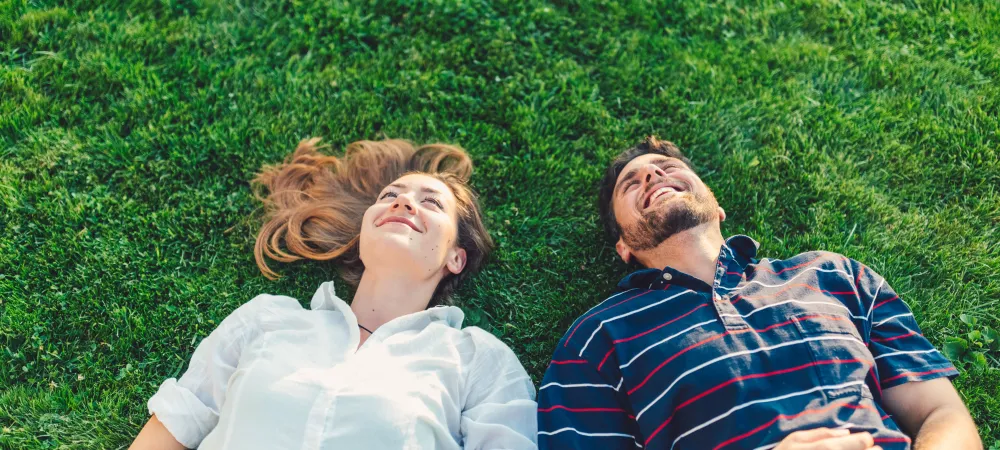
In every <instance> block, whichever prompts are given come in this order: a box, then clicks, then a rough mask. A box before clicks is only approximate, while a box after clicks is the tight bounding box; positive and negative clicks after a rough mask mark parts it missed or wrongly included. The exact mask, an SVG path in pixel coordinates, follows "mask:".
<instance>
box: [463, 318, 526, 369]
mask: <svg viewBox="0 0 1000 450" xmlns="http://www.w3.org/2000/svg"><path fill="white" fill-rule="evenodd" d="M462 333H463V334H465V335H466V336H467V337H468V339H469V341H470V342H471V343H472V345H471V346H470V347H471V350H472V352H473V355H472V356H473V359H475V360H478V361H480V363H481V365H487V366H490V365H509V364H513V363H517V364H518V365H520V361H519V360H518V359H517V355H516V354H514V351H513V350H511V348H510V347H508V346H507V344H505V343H504V342H503V341H501V340H500V338H498V337H496V336H494V335H493V333H490V332H489V331H486V330H484V329H482V328H479V327H465V328H462ZM482 363H485V364H482Z"/></svg>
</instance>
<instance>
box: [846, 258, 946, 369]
mask: <svg viewBox="0 0 1000 450" xmlns="http://www.w3.org/2000/svg"><path fill="white" fill-rule="evenodd" d="M854 270H855V271H856V274H857V275H856V283H857V289H858V294H859V298H860V299H861V304H862V306H863V307H864V308H865V309H866V311H867V315H868V324H869V325H868V328H869V332H868V339H867V342H868V349H869V350H870V351H871V353H872V356H874V357H875V368H876V370H877V374H878V380H879V385H880V386H881V388H882V389H886V388H890V387H893V386H898V385H901V384H904V383H908V382H911V381H928V380H932V379H935V378H940V377H949V378H954V377H956V376H958V371H957V370H956V369H955V366H953V365H952V364H951V362H950V361H948V358H945V356H944V355H943V354H941V352H939V351H938V350H937V349H936V348H934V346H933V345H932V344H931V343H930V341H928V340H927V338H925V337H924V335H923V333H921V332H920V327H919V326H918V325H917V321H916V319H915V318H914V317H913V312H912V311H910V308H909V307H908V306H907V305H906V303H904V302H903V300H902V299H901V298H899V295H898V294H897V293H896V292H895V291H894V290H893V289H892V287H890V286H889V283H888V282H886V281H885V279H884V278H882V277H881V276H880V275H879V274H877V273H875V271H873V270H871V269H870V268H868V267H866V266H864V265H863V264H860V263H857V262H854Z"/></svg>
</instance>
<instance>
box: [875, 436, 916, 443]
mask: <svg viewBox="0 0 1000 450" xmlns="http://www.w3.org/2000/svg"><path fill="white" fill-rule="evenodd" d="M896 442H906V443H909V442H910V438H908V437H898V438H875V443H876V444H889V443H896Z"/></svg>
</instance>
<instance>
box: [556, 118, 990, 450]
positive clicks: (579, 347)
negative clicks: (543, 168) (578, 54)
mask: <svg viewBox="0 0 1000 450" xmlns="http://www.w3.org/2000/svg"><path fill="white" fill-rule="evenodd" d="M600 209H601V217H602V220H603V221H604V222H605V223H604V225H605V229H606V231H607V232H608V234H609V235H610V236H611V237H612V239H613V240H614V241H615V242H616V244H615V248H616V249H617V252H618V254H619V255H620V256H621V258H622V259H623V260H625V261H626V262H630V263H636V264H638V265H640V266H642V267H644V269H641V270H638V271H636V272H633V273H632V274H630V275H628V276H627V277H625V279H623V280H622V281H621V282H620V283H619V288H621V289H622V292H620V293H618V294H616V295H614V296H612V297H610V298H608V299H607V300H605V301H604V302H603V303H601V304H600V305H597V306H595V307H594V308H593V309H591V310H590V311H588V312H587V313H585V314H584V315H583V316H581V317H580V318H579V319H578V320H577V321H576V322H575V323H574V324H573V325H572V326H570V328H569V330H568V331H567V332H566V335H565V336H564V337H563V339H562V340H561V341H560V342H559V346H558V348H557V349H556V351H555V355H554V356H553V360H552V362H551V364H550V365H549V368H548V371H547V372H546V374H545V378H544V379H543V380H542V385H541V387H540V390H539V393H538V400H539V401H538V406H539V409H538V419H539V424H538V425H539V430H540V431H539V442H538V443H539V446H540V447H541V448H543V449H544V448H554V449H564V448H594V449H613V448H621V449H626V448H641V447H646V448H663V449H697V450H704V449H713V450H715V449H722V448H729V449H768V448H777V449H780V450H791V449H858V450H861V449H879V448H883V449H886V450H889V449H908V448H910V447H911V443H912V445H913V448H916V449H981V448H982V443H981V441H980V439H979V436H978V434H977V431H976V427H975V424H974V423H973V422H972V419H971V417H970V416H969V413H968V411H967V410H966V408H965V405H964V404H963V403H962V400H961V399H960V398H959V396H958V394H957V392H956V391H955V389H954V387H952V385H951V382H950V381H949V378H950V377H955V376H957V375H958V372H957V371H956V370H955V368H954V367H953V366H952V365H951V364H950V363H949V362H948V360H947V359H945V358H944V357H943V356H942V355H941V354H940V353H939V352H938V351H937V350H935V349H934V347H933V346H931V344H930V343H929V342H928V341H927V340H926V339H925V338H924V337H923V336H922V335H921V334H920V330H919V328H918V327H917V323H916V321H915V320H914V318H913V315H912V314H911V313H910V310H909V308H908V307H907V306H906V304H905V303H903V301H902V300H901V299H900V298H899V297H898V296H897V295H896V294H895V293H894V292H893V290H892V288H890V287H889V285H888V283H886V282H885V280H883V279H882V277H880V276H879V275H878V274H877V273H875V272H874V271H873V270H871V269H870V268H868V267H866V266H864V265H863V264H861V263H859V262H857V261H854V260H851V259H849V258H846V257H844V256H841V255H837V254H834V253H828V252H809V253H804V254H801V255H798V256H795V257H793V258H790V259H787V260H770V259H763V260H758V259H756V258H757V247H758V244H757V243H756V242H755V241H753V240H752V239H750V238H749V237H746V236H734V237H731V238H729V239H723V237H722V233H721V231H720V223H721V222H722V221H723V220H725V218H726V213H725V211H724V210H723V209H722V208H721V207H720V206H719V204H718V202H717V201H716V199H715V196H714V195H713V194H712V191H711V190H710V189H709V188H708V187H707V186H706V185H705V184H704V183H703V182H702V180H701V179H700V178H699V177H698V175H696V174H695V172H694V170H693V169H692V166H691V163H690V161H688V159H687V158H685V157H684V155H683V154H682V153H681V152H680V150H678V149H677V147H675V146H674V145H673V144H671V143H670V142H666V141H659V140H657V139H655V138H648V139H647V140H646V141H645V142H643V143H641V144H640V145H638V146H636V147H634V148H632V149H629V150H627V151H626V152H624V153H623V154H621V155H620V156H619V157H618V158H617V159H616V160H615V161H614V162H613V163H612V165H611V166H610V167H609V168H608V171H607V173H606V174H605V177H604V180H603V181H602V184H601V188H600ZM911 438H912V441H911Z"/></svg>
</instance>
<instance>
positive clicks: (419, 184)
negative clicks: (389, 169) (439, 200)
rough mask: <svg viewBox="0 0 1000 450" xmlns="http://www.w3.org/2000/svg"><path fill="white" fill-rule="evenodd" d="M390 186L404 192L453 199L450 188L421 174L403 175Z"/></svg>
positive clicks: (435, 179)
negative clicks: (423, 193) (424, 193)
mask: <svg viewBox="0 0 1000 450" xmlns="http://www.w3.org/2000/svg"><path fill="white" fill-rule="evenodd" d="M390 186H392V187H395V188H397V189H403V190H406V191H414V192H426V193H430V194H436V195H439V196H441V197H445V198H449V199H451V200H454V198H455V195H454V194H453V193H452V192H451V188H449V187H448V185H447V184H445V183H444V182H443V181H441V180H439V179H437V178H434V177H432V176H430V175H425V174H422V173H411V174H408V175H403V176H401V177H399V178H397V179H396V181H393V182H392V184H391V185H390Z"/></svg>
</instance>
